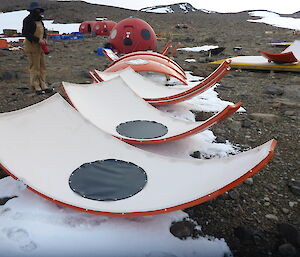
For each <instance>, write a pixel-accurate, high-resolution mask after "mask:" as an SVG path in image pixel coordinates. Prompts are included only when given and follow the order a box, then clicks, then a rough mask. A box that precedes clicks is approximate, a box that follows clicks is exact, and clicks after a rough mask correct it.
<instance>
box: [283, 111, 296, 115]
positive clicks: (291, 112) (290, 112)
mask: <svg viewBox="0 0 300 257" xmlns="http://www.w3.org/2000/svg"><path fill="white" fill-rule="evenodd" d="M295 114H296V112H295V111H285V112H284V115H285V116H293V115H295Z"/></svg>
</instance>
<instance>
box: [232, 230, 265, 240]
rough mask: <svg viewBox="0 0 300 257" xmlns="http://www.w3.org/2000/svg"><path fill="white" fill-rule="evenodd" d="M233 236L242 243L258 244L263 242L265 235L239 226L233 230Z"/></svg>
mask: <svg viewBox="0 0 300 257" xmlns="http://www.w3.org/2000/svg"><path fill="white" fill-rule="evenodd" d="M233 232H234V235H235V236H236V237H237V238H238V239H239V240H240V241H241V242H242V243H244V242H247V243H248V242H253V243H255V244H257V243H259V242H260V241H265V235H264V234H263V233H262V232H260V231H256V230H254V229H251V228H247V227H243V226H239V227H237V228H234V231H233Z"/></svg>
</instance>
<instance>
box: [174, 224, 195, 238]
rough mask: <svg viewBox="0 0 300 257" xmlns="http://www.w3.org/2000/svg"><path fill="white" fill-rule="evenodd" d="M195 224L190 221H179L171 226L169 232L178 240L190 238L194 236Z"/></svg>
mask: <svg viewBox="0 0 300 257" xmlns="http://www.w3.org/2000/svg"><path fill="white" fill-rule="evenodd" d="M195 226H196V225H195V224H194V223H192V222H190V221H179V222H176V223H174V224H172V225H171V227H170V232H171V233H172V235H173V236H175V237H178V238H180V239H185V238H187V237H191V236H192V235H193V234H194V230H195Z"/></svg>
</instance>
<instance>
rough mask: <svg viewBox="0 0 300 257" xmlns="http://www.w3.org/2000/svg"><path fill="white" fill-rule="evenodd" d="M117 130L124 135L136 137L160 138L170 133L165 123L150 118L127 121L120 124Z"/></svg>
mask: <svg viewBox="0 0 300 257" xmlns="http://www.w3.org/2000/svg"><path fill="white" fill-rule="evenodd" d="M116 130H117V132H118V133H119V134H120V135H122V136H126V137H129V138H135V139H151V138H158V137H162V136H164V135H165V134H167V133H168V128H167V127H166V126H165V125H163V124H161V123H158V122H156V121H149V120H133V121H127V122H124V123H121V124H119V125H118V126H117V128H116Z"/></svg>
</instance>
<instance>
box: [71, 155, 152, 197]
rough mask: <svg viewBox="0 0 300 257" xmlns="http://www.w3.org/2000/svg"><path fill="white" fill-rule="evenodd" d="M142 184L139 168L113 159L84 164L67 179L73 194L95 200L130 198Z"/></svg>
mask: <svg viewBox="0 0 300 257" xmlns="http://www.w3.org/2000/svg"><path fill="white" fill-rule="evenodd" d="M146 183H147V174H146V172H145V171H144V170H143V169H142V168H141V167H139V166H137V165H136V164H134V163H132V162H126V161H122V160H117V159H106V160H98V161H94V162H90V163H84V164H82V165H81V166H80V167H79V168H77V169H76V170H74V171H73V172H72V174H71V176H70V177H69V186H70V188H71V189H72V190H73V191H74V192H75V193H77V194H79V195H81V196H82V197H84V198H88V199H92V200H98V201H116V200H121V199H125V198H128V197H131V196H133V195H135V194H137V193H138V192H140V191H141V190H142V189H143V188H144V186H145V185H146Z"/></svg>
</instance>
